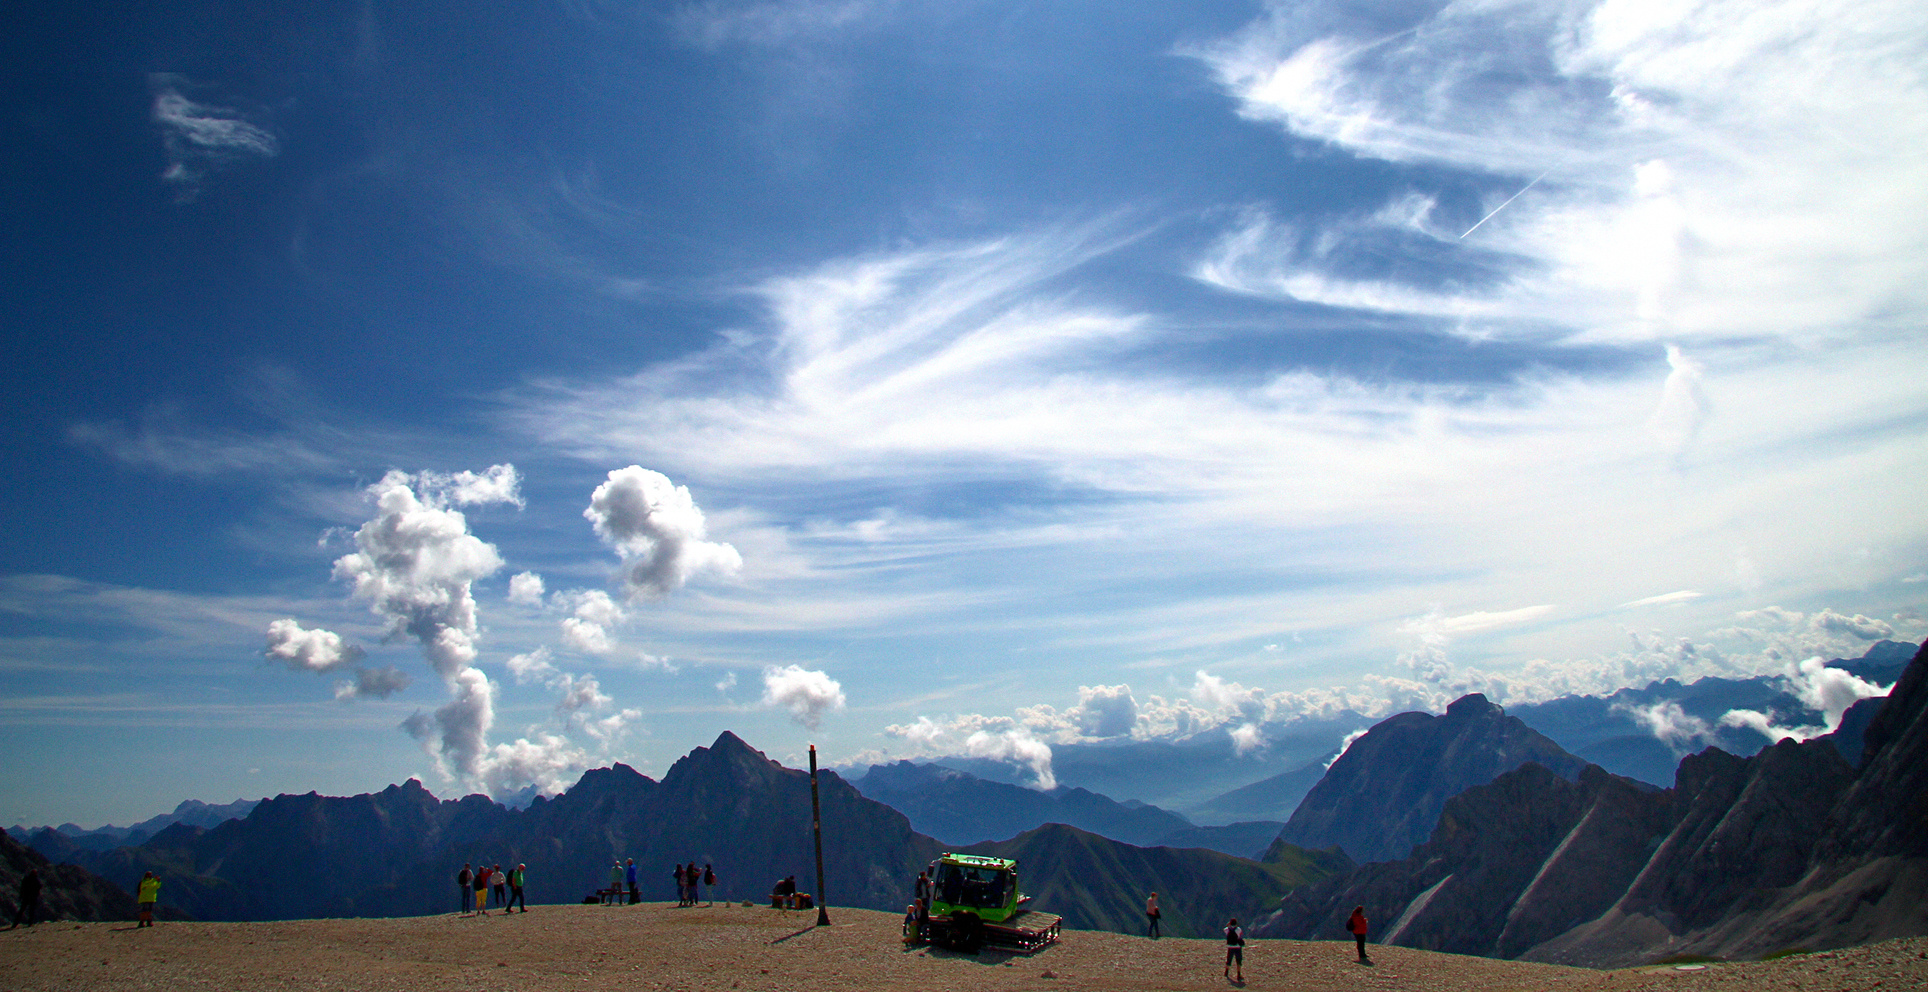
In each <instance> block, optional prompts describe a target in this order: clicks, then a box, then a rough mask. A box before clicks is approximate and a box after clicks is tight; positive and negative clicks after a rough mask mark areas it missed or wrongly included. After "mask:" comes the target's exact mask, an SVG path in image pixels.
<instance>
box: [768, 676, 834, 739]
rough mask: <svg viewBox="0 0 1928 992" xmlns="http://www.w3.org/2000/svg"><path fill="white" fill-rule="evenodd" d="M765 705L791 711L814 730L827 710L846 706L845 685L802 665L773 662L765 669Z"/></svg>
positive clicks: (800, 721)
mask: <svg viewBox="0 0 1928 992" xmlns="http://www.w3.org/2000/svg"><path fill="white" fill-rule="evenodd" d="M763 705H765V706H769V707H772V708H777V709H786V710H789V711H790V718H791V719H793V720H795V721H797V722H798V723H800V724H802V725H803V726H805V727H808V728H810V729H811V730H815V729H817V727H818V726H819V725H820V724H821V723H822V722H823V717H824V714H825V713H828V712H830V711H832V710H841V709H843V708H844V691H843V686H842V685H841V684H840V683H838V681H837V680H836V679H833V678H831V677H830V676H829V675H827V674H825V673H823V672H818V671H811V670H810V669H807V668H804V667H802V666H800V665H784V666H783V667H781V668H779V667H777V666H775V665H771V666H769V667H767V668H765V669H764V670H763Z"/></svg>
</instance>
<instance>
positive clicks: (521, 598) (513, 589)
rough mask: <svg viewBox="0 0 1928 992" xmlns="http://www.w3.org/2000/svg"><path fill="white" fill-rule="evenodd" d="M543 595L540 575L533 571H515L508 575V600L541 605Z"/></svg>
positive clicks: (529, 604)
mask: <svg viewBox="0 0 1928 992" xmlns="http://www.w3.org/2000/svg"><path fill="white" fill-rule="evenodd" d="M543 595H544V590H543V586H542V576H540V575H537V574H536V573H534V572H517V573H516V574H514V575H511V576H509V602H511V603H520V604H521V605H523V606H541V605H542V597H543Z"/></svg>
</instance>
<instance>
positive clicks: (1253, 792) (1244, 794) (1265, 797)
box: [1185, 747, 1338, 823]
mask: <svg viewBox="0 0 1928 992" xmlns="http://www.w3.org/2000/svg"><path fill="white" fill-rule="evenodd" d="M1333 750H1334V751H1337V750H1338V748H1336V747H1335V748H1333ZM1328 757H1329V756H1328ZM1325 772H1326V762H1325V759H1323V758H1322V759H1320V760H1318V761H1313V762H1309V763H1307V764H1304V765H1301V766H1299V767H1297V768H1294V769H1292V770H1291V771H1285V772H1280V773H1278V774H1277V775H1274V776H1272V777H1270V778H1263V779H1260V780H1258V781H1257V782H1253V783H1252V784H1250V785H1245V786H1240V787H1239V788H1236V789H1233V790H1232V791H1230V792H1226V793H1222V794H1220V795H1217V796H1213V797H1212V798H1211V799H1209V800H1206V801H1205V802H1203V803H1201V804H1199V805H1197V806H1193V807H1190V808H1188V809H1187V810H1185V815H1186V816H1188V817H1190V818H1192V819H1193V820H1196V821H1198V822H1200V823H1230V822H1234V821H1240V820H1246V821H1249V820H1278V821H1280V822H1284V821H1286V820H1289V819H1291V818H1292V814H1293V813H1294V812H1295V811H1297V810H1298V808H1299V803H1300V802H1301V801H1303V800H1304V799H1305V795H1306V793H1308V792H1311V791H1312V787H1313V786H1315V785H1317V784H1319V779H1321V778H1324V777H1325Z"/></svg>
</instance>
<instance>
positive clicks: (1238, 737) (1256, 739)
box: [1232, 723, 1265, 757]
mask: <svg viewBox="0 0 1928 992" xmlns="http://www.w3.org/2000/svg"><path fill="white" fill-rule="evenodd" d="M1264 746H1265V735H1264V734H1261V733H1259V725H1258V724H1256V723H1241V724H1239V725H1238V726H1237V727H1235V728H1233V730H1232V750H1233V751H1234V752H1235V753H1237V754H1238V755H1239V756H1241V757H1243V756H1245V755H1247V754H1251V753H1252V752H1253V751H1256V750H1258V749H1260V748H1262V747H1264Z"/></svg>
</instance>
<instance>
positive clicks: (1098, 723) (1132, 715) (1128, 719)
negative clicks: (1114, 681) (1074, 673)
mask: <svg viewBox="0 0 1928 992" xmlns="http://www.w3.org/2000/svg"><path fill="white" fill-rule="evenodd" d="M1067 716H1069V717H1070V718H1071V719H1072V721H1073V723H1074V724H1075V725H1076V726H1077V728H1078V732H1079V733H1080V734H1083V735H1084V736H1086V737H1122V736H1124V735H1126V734H1129V733H1131V731H1132V728H1133V727H1135V726H1137V724H1138V701H1137V700H1135V699H1133V698H1131V686H1128V685H1081V686H1079V687H1078V705H1077V706H1076V707H1074V708H1073V709H1071V710H1070V711H1069V712H1068V713H1067Z"/></svg>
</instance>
